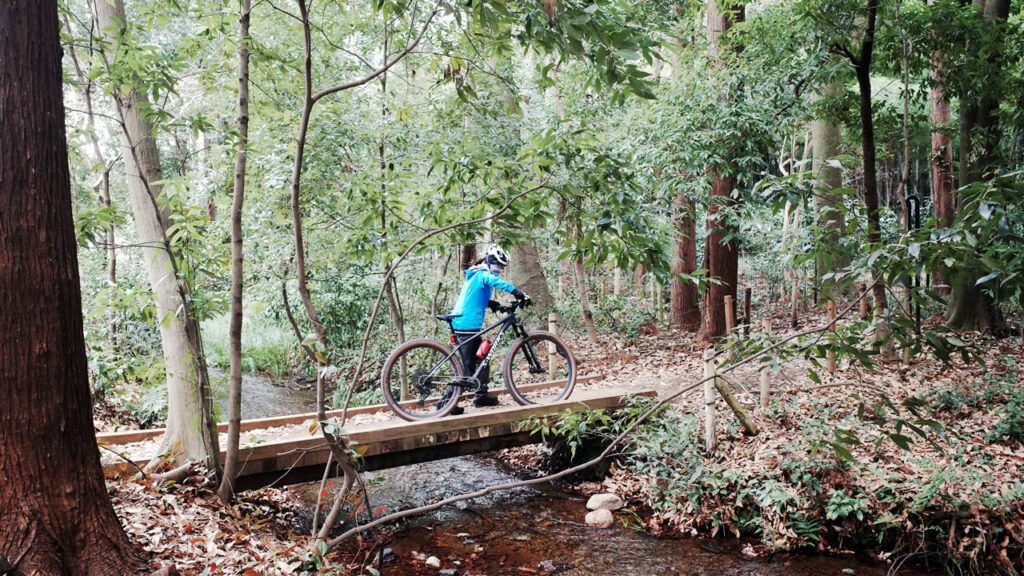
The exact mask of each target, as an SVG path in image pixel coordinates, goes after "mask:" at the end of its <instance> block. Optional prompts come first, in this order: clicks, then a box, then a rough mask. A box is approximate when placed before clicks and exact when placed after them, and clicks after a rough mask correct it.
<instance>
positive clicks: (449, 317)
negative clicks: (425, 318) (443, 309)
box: [434, 314, 462, 322]
mask: <svg viewBox="0 0 1024 576" xmlns="http://www.w3.org/2000/svg"><path fill="white" fill-rule="evenodd" d="M461 316H462V314H438V315H437V316H434V318H437V319H438V320H440V321H442V322H451V320H452V319H453V318H459V317H461Z"/></svg>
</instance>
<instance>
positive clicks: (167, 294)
mask: <svg viewBox="0 0 1024 576" xmlns="http://www.w3.org/2000/svg"><path fill="white" fill-rule="evenodd" d="M93 7H94V10H95V16H96V20H97V25H98V28H99V29H100V30H103V34H104V36H105V38H106V41H107V42H109V43H111V45H112V46H113V47H114V48H115V50H114V53H118V51H117V46H118V42H119V35H120V33H121V32H120V31H122V30H124V26H125V22H126V19H125V11H124V3H123V1H122V0H114V1H113V2H108V1H104V0H97V1H96V2H94V4H93ZM104 58H106V56H104ZM108 64H109V63H108ZM115 100H116V101H115V105H116V107H117V109H118V113H119V115H120V117H121V120H122V122H123V126H122V128H123V130H122V134H121V137H122V138H121V139H122V144H123V146H124V163H125V175H126V179H127V185H128V186H127V187H128V197H129V200H130V203H131V206H132V212H133V214H134V216H135V227H136V230H137V232H138V235H139V241H140V243H141V244H142V246H143V247H142V255H143V260H144V261H145V264H146V270H147V272H148V275H149V281H150V285H151V286H152V289H153V294H154V296H155V299H156V309H157V325H158V326H159V328H160V340H161V343H162V345H163V353H164V363H165V364H166V374H167V431H166V433H165V435H164V438H163V440H162V441H161V442H162V446H161V451H168V452H170V453H171V454H172V457H171V460H173V461H174V462H175V463H179V464H180V463H183V462H184V461H185V460H190V459H191V460H198V461H201V462H203V463H205V465H206V466H207V467H208V468H209V469H211V470H214V471H215V472H217V474H218V475H219V472H220V461H219V454H220V450H219V447H218V436H217V430H216V425H217V424H216V422H215V421H214V419H213V400H212V396H211V394H210V380H209V375H208V374H207V371H206V359H205V357H204V354H203V346H202V336H201V334H200V331H199V322H198V321H197V320H196V318H195V315H194V314H193V313H192V307H191V304H190V302H191V298H190V295H189V287H188V286H187V285H186V284H185V283H184V282H180V281H179V279H178V277H177V266H176V263H175V261H174V255H173V254H172V253H171V250H170V244H169V243H168V241H167V238H166V230H167V227H168V225H169V219H170V214H169V213H167V211H166V210H163V211H161V210H159V209H158V204H159V197H160V193H161V187H160V186H159V185H158V184H156V183H157V182H159V181H161V180H162V179H163V173H162V169H161V166H160V152H159V150H158V148H157V146H156V141H155V140H154V139H153V133H154V130H153V124H152V122H150V120H149V119H148V118H146V117H145V116H144V115H143V110H144V109H146V108H147V107H148V106H149V103H148V102H147V101H146V98H145V95H144V94H140V93H139V92H137V91H135V90H131V91H129V92H128V93H127V94H120V95H119V94H115Z"/></svg>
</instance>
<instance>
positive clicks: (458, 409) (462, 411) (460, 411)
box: [448, 406, 466, 416]
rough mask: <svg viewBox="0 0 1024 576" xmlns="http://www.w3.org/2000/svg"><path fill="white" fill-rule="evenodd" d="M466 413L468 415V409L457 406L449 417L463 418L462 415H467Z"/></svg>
mask: <svg viewBox="0 0 1024 576" xmlns="http://www.w3.org/2000/svg"><path fill="white" fill-rule="evenodd" d="M465 413H466V409H465V408H463V407H462V406H456V407H455V408H452V411H451V412H449V413H448V415H449V416H461V415H462V414H465Z"/></svg>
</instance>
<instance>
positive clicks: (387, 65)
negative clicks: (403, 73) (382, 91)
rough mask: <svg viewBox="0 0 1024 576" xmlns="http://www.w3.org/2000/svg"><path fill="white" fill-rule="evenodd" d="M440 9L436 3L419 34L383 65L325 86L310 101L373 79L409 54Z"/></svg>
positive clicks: (313, 101) (315, 100)
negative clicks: (355, 77) (364, 74)
mask: <svg viewBox="0 0 1024 576" xmlns="http://www.w3.org/2000/svg"><path fill="white" fill-rule="evenodd" d="M440 11H441V5H440V4H438V6H437V7H436V8H434V11H433V12H431V13H430V16H428V17H427V21H426V22H425V23H424V24H423V28H422V29H420V33H419V35H417V36H416V39H415V40H413V41H412V43H410V44H409V45H408V46H406V47H405V49H404V50H402V51H401V52H399V53H398V54H396V55H395V57H394V58H392V59H391V61H390V62H385V64H384V65H383V66H381V67H380V68H378V69H377V70H374V71H373V72H371V73H369V74H367V75H366V76H363V77H362V78H360V79H358V80H352V81H351V82H346V83H344V84H338V85H337V86H332V87H331V88H327V89H324V90H321V91H319V92H317V93H316V94H314V95H313V96H312V103H316V102H317V101H318V100H320V99H321V98H323V97H324V96H330V95H331V94H334V93H336V92H341V91H343V90H348V89H350V88H355V87H357V86H362V85H363V84H366V83H367V82H369V81H371V80H373V79H374V78H376V77H378V76H380V75H381V74H383V73H385V72H387V71H388V70H390V69H391V67H392V66H394V65H395V64H397V63H398V62H399V61H400V60H401V59H402V58H405V56H406V55H407V54H409V53H410V52H412V51H413V49H415V48H416V46H417V45H418V44H419V43H420V40H422V39H423V36H424V35H426V33H427V29H428V28H430V23H431V22H432V21H433V20H434V16H437V14H438V12H440Z"/></svg>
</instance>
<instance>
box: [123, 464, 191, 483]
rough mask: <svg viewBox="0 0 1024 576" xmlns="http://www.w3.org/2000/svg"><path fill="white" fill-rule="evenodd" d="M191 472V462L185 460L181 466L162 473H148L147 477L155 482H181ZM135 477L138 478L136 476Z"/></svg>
mask: <svg viewBox="0 0 1024 576" xmlns="http://www.w3.org/2000/svg"><path fill="white" fill-rule="evenodd" d="M191 472H192V462H187V463H185V464H184V465H182V466H178V467H177V468H174V469H173V470H168V471H167V472H164V473H162V474H150V475H149V479H150V480H151V481H152V482H153V483H155V484H163V483H164V482H181V481H182V480H184V479H185V478H188V477H189V475H190V474H191ZM136 479H138V478H137V477H136Z"/></svg>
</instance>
